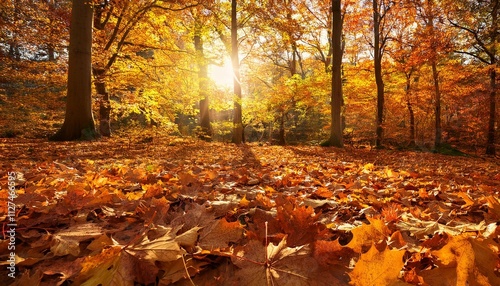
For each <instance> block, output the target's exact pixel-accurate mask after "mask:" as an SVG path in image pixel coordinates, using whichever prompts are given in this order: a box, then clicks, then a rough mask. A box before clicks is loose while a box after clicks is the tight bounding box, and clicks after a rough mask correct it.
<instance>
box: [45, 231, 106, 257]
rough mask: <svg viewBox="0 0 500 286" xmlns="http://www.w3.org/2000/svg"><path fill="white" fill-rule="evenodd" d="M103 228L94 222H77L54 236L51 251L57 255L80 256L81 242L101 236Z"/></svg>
mask: <svg viewBox="0 0 500 286" xmlns="http://www.w3.org/2000/svg"><path fill="white" fill-rule="evenodd" d="M101 234H102V229H101V227H99V226H97V225H96V224H94V223H85V224H77V225H74V226H72V227H70V228H68V229H64V230H61V231H59V232H57V233H55V234H54V235H53V236H52V242H51V246H50V251H51V252H52V253H53V254H54V255H57V256H64V255H67V254H71V255H73V256H78V254H79V253H80V242H82V241H84V240H87V239H90V238H94V237H98V236H101Z"/></svg>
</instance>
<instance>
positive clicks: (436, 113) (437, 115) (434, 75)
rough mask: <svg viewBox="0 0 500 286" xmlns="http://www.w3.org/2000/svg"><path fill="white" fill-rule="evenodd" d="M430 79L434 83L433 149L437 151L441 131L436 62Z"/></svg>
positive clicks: (439, 95) (439, 93)
mask: <svg viewBox="0 0 500 286" xmlns="http://www.w3.org/2000/svg"><path fill="white" fill-rule="evenodd" d="M432 79H433V81H434V100H435V102H434V116H435V131H436V133H435V136H434V148H435V149H437V148H439V147H440V146H441V144H442V142H441V141H442V135H441V134H442V129H441V91H440V89H439V73H438V70H437V64H436V61H435V60H433V61H432Z"/></svg>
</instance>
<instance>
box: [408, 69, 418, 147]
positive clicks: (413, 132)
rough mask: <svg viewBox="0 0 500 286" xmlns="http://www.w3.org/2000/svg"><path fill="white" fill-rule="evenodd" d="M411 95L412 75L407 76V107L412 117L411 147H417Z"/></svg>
mask: <svg viewBox="0 0 500 286" xmlns="http://www.w3.org/2000/svg"><path fill="white" fill-rule="evenodd" d="M410 95H411V73H409V74H407V75H406V107H407V108H408V113H409V116H410V147H414V146H415V145H416V142H415V112H414V111H413V105H412V104H411V101H410Z"/></svg>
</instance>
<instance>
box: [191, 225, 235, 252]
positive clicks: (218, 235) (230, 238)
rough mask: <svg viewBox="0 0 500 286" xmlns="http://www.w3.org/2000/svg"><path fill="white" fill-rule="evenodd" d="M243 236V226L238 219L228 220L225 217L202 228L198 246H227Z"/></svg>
mask: <svg viewBox="0 0 500 286" xmlns="http://www.w3.org/2000/svg"><path fill="white" fill-rule="evenodd" d="M242 238H243V227H242V226H241V225H240V223H239V222H238V221H235V222H228V221H227V220H226V219H225V218H223V219H219V220H217V221H216V222H215V223H213V224H211V225H209V226H207V227H205V228H203V229H202V231H201V233H200V241H199V246H200V247H202V248H203V249H217V248H225V247H228V246H229V243H230V242H237V241H239V240H240V239H242Z"/></svg>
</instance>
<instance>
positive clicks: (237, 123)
mask: <svg viewBox="0 0 500 286" xmlns="http://www.w3.org/2000/svg"><path fill="white" fill-rule="evenodd" d="M236 7H237V3H236V0H231V62H232V64H233V73H234V78H233V89H234V97H235V99H234V115H233V140H232V141H233V143H235V144H241V143H242V142H243V123H242V110H241V83H240V60H239V56H238V22H237V20H238V19H237V14H236V12H237V11H236Z"/></svg>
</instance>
